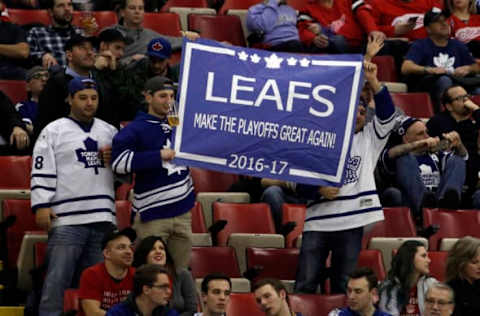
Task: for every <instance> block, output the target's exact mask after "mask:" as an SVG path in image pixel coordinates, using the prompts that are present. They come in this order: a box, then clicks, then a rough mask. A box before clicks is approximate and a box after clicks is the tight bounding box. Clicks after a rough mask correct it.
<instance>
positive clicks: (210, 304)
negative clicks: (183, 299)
mask: <svg viewBox="0 0 480 316" xmlns="http://www.w3.org/2000/svg"><path fill="white" fill-rule="evenodd" d="M231 291H232V281H230V278H229V277H228V276H226V275H225V274H222V273H211V274H208V275H206V276H205V277H204V278H203V280H202V284H201V294H200V295H201V299H202V303H203V312H201V313H195V314H194V316H222V315H225V311H226V310H227V307H228V303H229V302H230V293H231Z"/></svg>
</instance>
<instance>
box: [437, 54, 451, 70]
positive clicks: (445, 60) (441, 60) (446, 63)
mask: <svg viewBox="0 0 480 316" xmlns="http://www.w3.org/2000/svg"><path fill="white" fill-rule="evenodd" d="M433 64H434V65H435V66H437V67H443V68H445V69H447V70H451V71H453V64H455V56H453V57H449V56H448V54H442V53H439V54H438V56H436V57H433Z"/></svg>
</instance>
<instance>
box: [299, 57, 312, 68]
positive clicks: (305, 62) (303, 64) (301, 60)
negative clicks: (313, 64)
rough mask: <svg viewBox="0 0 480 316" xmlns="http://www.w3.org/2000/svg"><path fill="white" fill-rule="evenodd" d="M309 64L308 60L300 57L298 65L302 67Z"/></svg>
mask: <svg viewBox="0 0 480 316" xmlns="http://www.w3.org/2000/svg"><path fill="white" fill-rule="evenodd" d="M309 64H310V60H308V59H306V58H305V57H303V58H302V59H300V66H302V67H308V65H309Z"/></svg>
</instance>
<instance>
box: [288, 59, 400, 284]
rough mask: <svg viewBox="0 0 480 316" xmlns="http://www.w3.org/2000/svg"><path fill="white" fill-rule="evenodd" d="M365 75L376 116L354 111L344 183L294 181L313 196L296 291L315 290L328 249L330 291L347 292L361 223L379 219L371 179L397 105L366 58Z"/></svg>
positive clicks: (361, 107) (303, 192)
mask: <svg viewBox="0 0 480 316" xmlns="http://www.w3.org/2000/svg"><path fill="white" fill-rule="evenodd" d="M364 69H365V78H366V79H367V81H368V82H369V83H370V85H371V87H372V89H373V90H374V91H375V96H374V98H375V105H376V109H375V110H376V114H375V118H374V120H373V121H372V122H370V123H368V124H365V113H366V109H365V106H364V105H363V103H360V104H359V106H358V109H357V115H356V125H355V135H354V136H353V145H352V148H351V152H350V157H349V158H348V162H347V171H346V175H347V176H346V177H345V179H344V183H343V185H342V186H341V187H340V188H337V187H331V186H321V187H318V186H308V185H300V184H297V186H296V191H297V193H298V194H299V196H303V197H304V198H307V199H309V200H313V202H312V203H311V204H310V206H309V207H308V208H307V216H306V219H305V225H304V231H303V240H302V247H301V249H300V257H299V263H298V269H297V276H296V282H295V291H296V292H303V293H315V292H316V290H317V286H318V285H319V283H320V281H321V280H320V278H321V275H322V274H324V271H325V268H326V267H325V264H326V260H327V257H328V255H329V252H330V251H332V267H331V270H332V271H331V275H330V281H331V283H330V284H331V292H332V293H345V291H346V285H347V278H348V274H349V273H350V272H352V271H353V270H354V269H355V266H356V264H357V258H358V255H359V253H360V249H361V244H362V236H363V227H364V226H366V225H368V224H371V223H374V222H377V221H381V220H383V211H382V207H381V205H380V201H379V198H378V195H377V194H376V187H375V181H374V176H373V173H374V169H375V166H376V164H377V160H378V157H379V156H380V153H381V151H382V149H383V147H384V146H385V144H386V142H387V136H388V134H389V133H390V132H391V130H392V129H393V127H394V125H395V119H394V118H395V107H394V106H393V102H392V100H391V97H390V94H389V92H388V89H387V88H386V87H384V86H382V85H380V82H379V81H378V79H377V67H376V65H375V64H373V63H370V62H367V61H365V62H364Z"/></svg>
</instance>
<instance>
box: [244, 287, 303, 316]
mask: <svg viewBox="0 0 480 316" xmlns="http://www.w3.org/2000/svg"><path fill="white" fill-rule="evenodd" d="M252 290H253V292H254V294H255V299H256V301H257V304H258V306H259V307H260V309H261V310H262V311H263V312H265V315H267V316H291V315H296V316H301V315H302V314H300V313H293V311H291V310H290V306H289V302H288V293H287V289H286V288H285V285H283V283H282V282H281V281H280V280H277V279H262V280H260V281H258V282H257V283H255V284H254V285H253V288H252Z"/></svg>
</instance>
